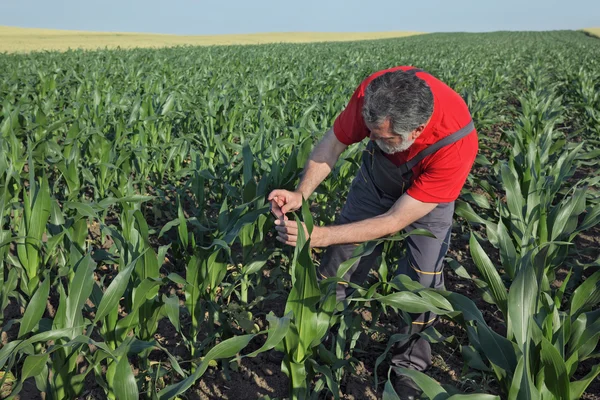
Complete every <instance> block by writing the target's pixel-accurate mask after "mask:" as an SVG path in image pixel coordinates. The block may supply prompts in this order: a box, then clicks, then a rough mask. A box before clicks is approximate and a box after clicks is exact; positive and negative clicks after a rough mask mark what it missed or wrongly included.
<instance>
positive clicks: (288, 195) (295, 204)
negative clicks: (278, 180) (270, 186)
mask: <svg viewBox="0 0 600 400" xmlns="http://www.w3.org/2000/svg"><path fill="white" fill-rule="evenodd" d="M267 200H269V201H270V202H271V204H272V207H273V212H274V213H275V215H279V216H280V217H279V218H281V217H282V216H283V217H285V214H286V213H288V212H291V211H296V210H298V209H300V208H301V207H302V193H300V192H290V191H289V190H283V189H276V190H273V191H272V192H271V193H269V197H267ZM286 219H287V218H286Z"/></svg>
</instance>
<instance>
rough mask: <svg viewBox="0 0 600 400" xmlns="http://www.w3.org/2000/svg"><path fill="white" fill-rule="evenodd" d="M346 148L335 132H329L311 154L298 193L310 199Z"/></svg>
mask: <svg viewBox="0 0 600 400" xmlns="http://www.w3.org/2000/svg"><path fill="white" fill-rule="evenodd" d="M344 148H345V146H343V147H342V146H340V143H339V142H337V140H336V138H335V135H334V133H333V130H329V131H328V132H327V133H326V134H325V137H324V138H323V140H322V141H321V142H319V143H318V144H317V146H316V147H315V148H314V150H313V152H312V153H311V155H310V157H309V159H308V161H307V162H306V165H305V167H304V171H303V173H302V178H301V179H300V183H299V184H298V188H297V189H296V191H298V192H300V193H302V196H303V197H304V198H305V199H308V198H309V197H310V195H311V194H312V193H313V192H314V191H315V189H316V188H317V187H318V186H319V185H320V184H321V182H323V181H324V180H325V178H327V175H329V174H330V173H331V170H332V169H333V168H334V166H335V163H336V162H337V160H338V158H339V156H340V154H341V153H342V151H343V150H344Z"/></svg>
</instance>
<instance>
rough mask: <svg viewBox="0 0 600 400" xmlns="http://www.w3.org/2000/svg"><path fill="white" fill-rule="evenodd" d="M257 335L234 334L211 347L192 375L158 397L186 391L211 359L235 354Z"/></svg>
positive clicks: (166, 397)
mask: <svg viewBox="0 0 600 400" xmlns="http://www.w3.org/2000/svg"><path fill="white" fill-rule="evenodd" d="M255 336H256V335H240V336H234V337H232V338H230V339H227V340H224V341H223V342H221V343H219V344H217V345H216V346H215V347H213V348H212V349H210V350H209V352H208V353H206V356H204V358H203V359H202V362H201V363H200V365H199V366H198V368H197V369H196V370H195V371H194V373H193V374H192V375H190V376H188V377H187V378H185V379H184V380H182V381H180V382H178V383H176V384H173V385H169V386H167V387H166V388H164V389H163V390H161V391H160V392H159V393H158V398H159V399H161V400H162V399H172V398H174V397H175V396H179V395H180V394H182V393H184V392H185V391H186V390H188V389H189V388H190V387H191V386H192V385H193V384H194V382H196V380H198V379H199V378H200V377H201V376H202V375H203V374H204V372H205V371H206V369H207V368H208V365H209V363H210V362H211V361H213V360H218V359H222V358H230V357H233V356H235V355H236V354H237V353H239V352H240V351H241V350H242V349H243V348H244V347H246V346H247V345H248V343H250V340H252V338H254V337H255Z"/></svg>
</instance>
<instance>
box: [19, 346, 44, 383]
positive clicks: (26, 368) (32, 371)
mask: <svg viewBox="0 0 600 400" xmlns="http://www.w3.org/2000/svg"><path fill="white" fill-rule="evenodd" d="M49 356H50V355H49V354H48V353H43V354H37V355H32V356H27V358H26V359H25V362H24V363H23V369H22V370H21V380H23V381H24V380H25V379H27V378H30V377H32V376H36V375H38V374H41V373H42V371H43V370H44V367H45V366H46V362H47V361H48V357H49Z"/></svg>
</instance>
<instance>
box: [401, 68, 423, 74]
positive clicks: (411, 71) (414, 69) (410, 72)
mask: <svg viewBox="0 0 600 400" xmlns="http://www.w3.org/2000/svg"><path fill="white" fill-rule="evenodd" d="M404 72H406V73H407V74H416V73H417V72H425V71H423V70H422V69H421V68H413V69H409V70H408V71H404Z"/></svg>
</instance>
